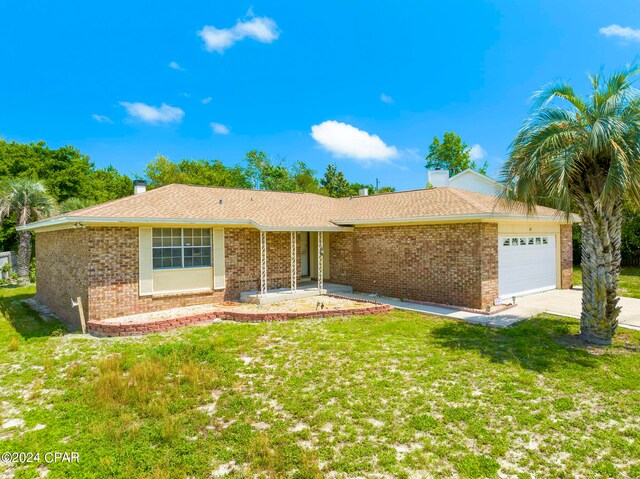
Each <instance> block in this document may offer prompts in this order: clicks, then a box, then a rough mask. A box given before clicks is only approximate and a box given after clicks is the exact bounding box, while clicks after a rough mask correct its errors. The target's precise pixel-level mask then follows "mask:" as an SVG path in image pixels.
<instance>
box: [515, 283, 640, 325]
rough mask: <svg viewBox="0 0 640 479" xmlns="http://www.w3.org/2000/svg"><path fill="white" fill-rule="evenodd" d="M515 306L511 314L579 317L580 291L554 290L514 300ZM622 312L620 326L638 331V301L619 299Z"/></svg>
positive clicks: (580, 306)
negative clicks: (550, 314)
mask: <svg viewBox="0 0 640 479" xmlns="http://www.w3.org/2000/svg"><path fill="white" fill-rule="evenodd" d="M516 304H517V306H516V307H515V308H513V309H512V310H510V311H509V313H511V314H514V313H515V314H518V315H521V314H522V315H528V317H531V316H535V315H536V314H540V313H555V314H558V315H560V316H571V317H574V318H579V317H580V311H581V310H582V291H581V290H578V289H564V290H561V289H554V290H552V291H545V292H544V293H538V294H530V295H529V296H522V297H520V298H517V299H516ZM619 304H620V306H621V307H622V312H621V313H620V317H619V318H618V321H619V323H620V326H627V327H630V328H633V329H640V299H634V298H620V303H619Z"/></svg>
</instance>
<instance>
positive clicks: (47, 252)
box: [36, 229, 89, 328]
mask: <svg viewBox="0 0 640 479" xmlns="http://www.w3.org/2000/svg"><path fill="white" fill-rule="evenodd" d="M88 264H89V235H88V231H87V230H86V229H68V230H59V231H51V232H45V233H37V234H36V275H37V285H38V290H37V292H36V299H37V300H38V301H40V302H41V303H43V304H46V305H47V306H48V307H49V308H50V309H51V311H53V313H54V314H55V315H56V316H58V317H59V318H60V319H62V320H64V321H66V322H67V323H69V324H70V325H72V326H74V327H77V328H80V315H79V313H78V309H77V308H75V309H74V308H72V307H71V299H72V298H74V299H75V298H77V297H78V296H80V297H81V298H82V303H83V306H84V314H85V318H87V319H88V314H89V310H88V306H89V297H88V291H89V288H88V279H89V277H88V268H87V265H88Z"/></svg>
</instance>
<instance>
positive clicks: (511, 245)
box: [498, 235, 556, 299]
mask: <svg viewBox="0 0 640 479" xmlns="http://www.w3.org/2000/svg"><path fill="white" fill-rule="evenodd" d="M498 241H499V243H498V287H499V291H500V297H501V298H503V299H507V298H511V297H513V296H523V295H525V294H531V293H537V292H540V291H546V290H549V289H555V287H556V238H555V236H553V235H550V236H517V235H514V236H499V237H498Z"/></svg>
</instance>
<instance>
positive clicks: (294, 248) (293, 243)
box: [291, 231, 298, 293]
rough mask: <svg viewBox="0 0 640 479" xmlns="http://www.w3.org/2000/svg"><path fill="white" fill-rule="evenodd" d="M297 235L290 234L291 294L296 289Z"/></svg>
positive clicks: (294, 233)
mask: <svg viewBox="0 0 640 479" xmlns="http://www.w3.org/2000/svg"><path fill="white" fill-rule="evenodd" d="M297 248H298V233H296V232H295V231H292V232H291V292H292V293H295V292H296V291H297V289H298V251H297Z"/></svg>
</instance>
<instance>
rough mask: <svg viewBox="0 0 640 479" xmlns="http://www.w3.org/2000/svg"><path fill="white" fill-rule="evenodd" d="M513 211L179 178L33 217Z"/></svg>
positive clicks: (345, 219)
mask: <svg viewBox="0 0 640 479" xmlns="http://www.w3.org/2000/svg"><path fill="white" fill-rule="evenodd" d="M513 214H516V215H522V214H524V210H522V209H520V210H514V209H513V208H509V207H507V206H506V205H505V204H503V203H502V202H499V201H498V200H497V199H496V198H495V197H493V196H488V195H484V194H481V193H474V192H471V191H465V190H460V189H456V188H430V189H423V190H414V191H404V192H398V193H385V194H380V195H371V196H358V197H353V198H340V199H338V198H329V197H327V196H321V195H315V194H310V193H287V192H277V191H260V190H245V189H234V188H215V187H204V186H189V185H180V184H173V185H168V186H164V187H161V188H157V189H154V190H150V191H147V192H146V193H143V194H139V195H132V196H128V197H126V198H121V199H119V200H115V201H110V202H108V203H103V204H100V205H95V206H90V207H88V208H83V209H81V210H77V211H73V212H70V213H67V214H65V215H59V216H57V217H53V218H49V219H47V220H44V221H40V222H37V223H32V224H31V225H29V229H36V228H38V227H42V226H46V225H57V224H63V223H69V222H79V221H82V222H86V221H96V222H97V221H100V220H104V221H115V220H119V221H125V222H126V221H129V222H136V221H140V220H144V221H146V222H153V220H158V222H166V221H169V220H180V221H182V220H193V222H194V223H198V222H200V221H202V222H208V223H214V222H220V223H229V224H247V225H253V226H256V227H259V228H264V229H277V228H283V229H295V228H309V229H323V228H332V229H337V228H338V226H337V225H338V224H343V225H344V224H349V223H350V222H354V223H358V222H360V223H362V222H376V221H385V220H386V221H388V220H394V219H413V220H418V219H436V218H442V217H447V218H448V219H455V217H460V219H465V218H467V217H486V216H489V215H495V216H504V215H513ZM535 216H538V217H548V218H550V219H552V218H554V217H557V216H559V212H558V211H556V210H553V209H551V208H544V207H538V209H537V212H536V215H535ZM452 217H453V218H452Z"/></svg>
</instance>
